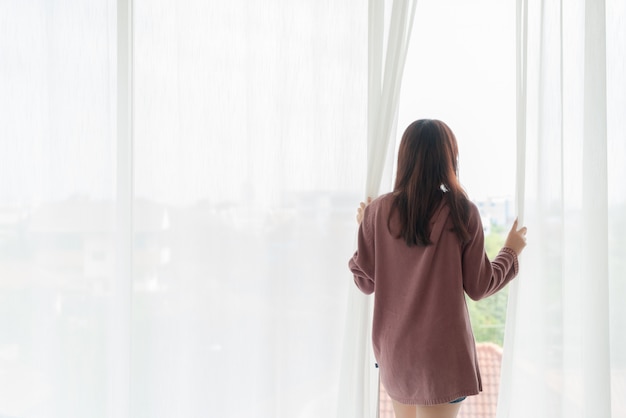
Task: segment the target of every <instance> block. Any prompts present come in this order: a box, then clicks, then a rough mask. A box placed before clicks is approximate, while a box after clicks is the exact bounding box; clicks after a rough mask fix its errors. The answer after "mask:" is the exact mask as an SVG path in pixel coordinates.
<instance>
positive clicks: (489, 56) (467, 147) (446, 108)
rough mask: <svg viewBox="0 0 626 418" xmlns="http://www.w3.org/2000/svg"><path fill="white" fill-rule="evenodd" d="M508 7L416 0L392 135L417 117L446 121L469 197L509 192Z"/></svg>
mask: <svg viewBox="0 0 626 418" xmlns="http://www.w3.org/2000/svg"><path fill="white" fill-rule="evenodd" d="M514 6H515V3H514V2H513V1H501V0H475V1H471V2H469V1H465V0H445V1H441V0H420V1H418V2H417V10H416V16H415V22H414V26H413V34H412V37H411V43H410V49H409V55H408V57H407V63H406V67H405V72H404V79H403V85H402V98H401V102H400V115H399V122H398V138H400V137H401V135H402V132H403V131H404V129H405V128H406V126H407V125H408V124H409V123H411V122H412V121H413V120H415V119H422V118H433V119H440V120H443V121H444V122H446V123H447V124H448V125H449V126H450V128H452V130H453V132H454V133H455V135H456V137H457V140H458V142H459V148H460V150H459V154H460V155H459V159H460V177H461V182H462V184H463V185H464V187H465V188H466V190H467V192H468V194H469V195H470V197H471V198H474V199H476V198H482V197H487V196H506V195H509V196H513V195H514V192H515V9H514ZM398 142H399V139H398Z"/></svg>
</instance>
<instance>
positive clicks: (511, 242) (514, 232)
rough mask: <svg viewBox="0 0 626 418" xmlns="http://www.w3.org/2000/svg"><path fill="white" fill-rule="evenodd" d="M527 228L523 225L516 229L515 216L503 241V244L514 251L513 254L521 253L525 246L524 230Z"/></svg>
mask: <svg viewBox="0 0 626 418" xmlns="http://www.w3.org/2000/svg"><path fill="white" fill-rule="evenodd" d="M527 230H528V229H527V228H526V227H525V226H524V227H522V228H520V229H517V218H516V219H515V222H513V226H512V227H511V230H510V231H509V235H508V236H507V237H506V241H505V242H504V246H505V247H508V248H510V249H512V250H513V251H515V254H517V255H518V256H519V255H520V254H521V253H522V250H523V249H524V247H526V232H527Z"/></svg>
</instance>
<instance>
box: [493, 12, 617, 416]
mask: <svg viewBox="0 0 626 418" xmlns="http://www.w3.org/2000/svg"><path fill="white" fill-rule="evenodd" d="M517 4H518V8H517V20H518V23H517V27H518V32H517V42H518V54H517V57H518V73H517V77H518V90H517V93H518V104H517V106H518V119H517V121H518V154H519V155H518V211H519V213H520V216H522V215H523V216H524V218H525V219H524V223H525V224H526V225H528V227H529V231H530V233H529V245H528V247H527V249H526V250H525V252H524V255H523V256H522V261H521V275H520V277H519V279H518V280H517V283H516V284H515V285H514V286H513V288H512V289H511V293H510V296H509V312H508V316H507V328H506V337H505V342H504V358H503V371H502V380H501V381H502V388H501V390H500V399H499V408H498V415H497V416H498V417H499V418H516V417H525V416H537V417H568V418H571V417H580V418H582V417H590V416H598V417H600V416H601V417H625V416H626V408H625V407H624V405H623V402H622V401H621V399H620V398H621V397H622V396H621V395H622V394H623V393H624V389H625V388H626V355H625V354H624V353H626V338H625V336H624V333H623V329H624V326H625V324H626V308H625V307H624V304H623V302H622V301H623V298H624V296H625V295H626V263H624V261H623V251H624V250H623V249H624V244H625V240H624V238H623V237H624V235H625V233H626V215H625V214H626V211H625V208H626V189H625V188H624V186H623V178H624V174H625V173H624V171H625V170H624V168H623V167H624V161H626V143H625V141H624V132H625V131H626V123H625V121H624V119H623V115H624V114H625V112H626V88H625V87H626V82H625V80H624V68H625V65H626V59H625V58H624V57H625V56H626V54H625V52H626V43H625V41H624V40H625V39H626V36H625V35H626V30H624V28H623V24H620V22H623V20H624V18H625V17H626V4H624V2H618V1H610V0H607V1H591V0H587V1H584V0H577V1H568V2H564V1H561V2H548V1H525V0H519V1H518V2H517ZM527 86H528V88H527Z"/></svg>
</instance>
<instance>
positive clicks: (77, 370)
mask: <svg viewBox="0 0 626 418" xmlns="http://www.w3.org/2000/svg"><path fill="white" fill-rule="evenodd" d="M121 7H124V8H125V9H124V10H122V9H121ZM126 7H128V9H126ZM118 12H119V13H118ZM127 12H130V14H129V13H127ZM127 30H128V31H130V32H126V31H127ZM367 30H368V28H367V3H363V2H362V1H360V0H359V1H340V2H318V1H306V2H293V1H291V0H269V1H263V2H251V1H248V0H235V1H227V2H213V1H211V2H207V1H204V0H197V1H194V0H189V1H187V0H185V1H171V0H167V1H165V0H157V1H154V0H149V1H147V0H136V1H134V2H129V1H119V2H118V1H112V0H94V1H88V2H85V1H78V0H61V1H54V2H50V1H48V0H40V1H28V2H22V1H9V2H0V159H1V161H0V312H2V315H0V416H7V417H9V416H10V417H33V418H37V417H46V418H53V417H55V418H56V417H59V418H60V417H63V418H74V417H75V418H84V417H111V418H125V417H133V418H141V417H146V418H148V417H149V418H158V417H168V418H169V417H207V416H209V417H224V418H229V417H233V418H239V417H242V416H250V417H259V418H265V417H266V418H279V417H290V418H291V417H299V418H306V417H311V418H313V417H315V418H317V417H325V416H333V415H334V414H335V413H336V411H337V393H338V381H339V369H340V363H341V347H342V343H343V331H344V325H345V323H346V321H345V315H346V308H345V303H346V299H347V290H348V288H349V278H348V277H347V274H348V270H347V258H348V257H349V254H350V253H351V252H352V251H353V234H354V230H355V221H354V211H355V204H356V202H358V201H359V200H360V199H361V197H362V192H363V183H364V179H365V177H366V175H365V164H364V162H365V161H366V149H367V147H366V140H365V138H367V89H368V84H367ZM129 41H130V43H128V42H129ZM124 76H127V77H128V78H127V79H125V80H123V79H122V78H123V77H124ZM130 93H132V98H131V97H130V96H128V95H129V94H130ZM124 106H127V107H126V109H124V108H123V107H124Z"/></svg>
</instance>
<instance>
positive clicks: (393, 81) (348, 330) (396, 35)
mask: <svg viewBox="0 0 626 418" xmlns="http://www.w3.org/2000/svg"><path fill="white" fill-rule="evenodd" d="M416 5H417V0H387V1H385V0H370V1H369V9H368V112H367V174H366V185H365V196H366V197H367V196H369V197H372V198H375V197H377V196H378V195H379V194H381V193H384V192H387V191H389V190H390V182H391V173H392V171H393V170H392V167H393V158H392V157H393V152H394V149H395V136H396V125H397V119H398V103H399V100H400V86H401V83H402V73H403V70H404V64H405V61H406V55H407V50H408V46H409V40H410V37H411V31H412V25H413V18H414V16H415V8H416ZM385 41H386V43H385ZM385 177H386V178H385ZM366 197H364V199H365V198H366ZM372 309H373V299H372V298H371V297H367V296H365V295H363V294H361V293H360V292H359V291H358V290H357V289H356V287H355V286H354V285H353V283H352V282H351V281H350V283H349V290H348V299H347V316H346V325H345V332H344V345H343V354H342V363H341V372H340V373H341V374H340V384H339V405H338V412H337V416H338V417H376V416H378V396H379V382H378V373H377V372H376V370H375V368H374V365H375V358H374V354H373V351H372V349H371V321H372Z"/></svg>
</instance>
